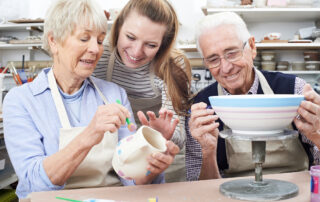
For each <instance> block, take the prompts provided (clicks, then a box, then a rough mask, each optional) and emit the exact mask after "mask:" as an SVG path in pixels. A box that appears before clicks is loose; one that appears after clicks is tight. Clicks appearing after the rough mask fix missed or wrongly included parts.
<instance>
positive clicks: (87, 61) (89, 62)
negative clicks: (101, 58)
mask: <svg viewBox="0 0 320 202" xmlns="http://www.w3.org/2000/svg"><path fill="white" fill-rule="evenodd" d="M80 61H81V62H85V63H88V64H92V63H93V60H80Z"/></svg>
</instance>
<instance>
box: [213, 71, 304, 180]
mask: <svg viewBox="0 0 320 202" xmlns="http://www.w3.org/2000/svg"><path fill="white" fill-rule="evenodd" d="M256 72H257V74H258V77H259V81H260V84H261V88H262V91H263V93H264V94H274V93H273V90H272V89H271V88H270V86H269V84H268V82H267V80H266V79H265V77H264V76H263V74H262V73H261V72H260V71H259V70H256ZM218 95H223V92H222V87H221V86H220V84H218ZM290 126H291V125H290ZM290 126H289V127H290ZM224 127H227V126H224ZM225 144H226V153H227V160H228V164H229V169H227V170H225V171H224V174H225V176H227V177H234V176H245V175H252V174H253V172H254V168H255V165H254V163H253V161H252V153H251V142H250V141H244V140H234V139H230V138H227V139H225ZM308 165H309V160H308V156H307V154H306V152H305V150H304V148H303V146H302V144H301V142H300V141H299V139H298V138H290V139H286V140H271V141H266V159H265V163H263V165H262V166H263V172H264V173H281V172H294V171H300V170H307V169H308Z"/></svg>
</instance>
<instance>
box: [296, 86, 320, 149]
mask: <svg viewBox="0 0 320 202" xmlns="http://www.w3.org/2000/svg"><path fill="white" fill-rule="evenodd" d="M303 95H304V97H305V99H306V100H305V101H302V102H301V104H300V106H299V108H298V114H299V117H296V118H295V119H294V123H295V124H296V126H297V128H298V129H299V131H300V132H301V133H303V134H304V135H305V136H306V137H307V138H308V139H309V140H311V141H312V142H313V143H314V144H315V145H317V147H318V148H320V96H319V95H318V94H317V93H316V92H315V91H314V90H313V89H312V88H311V86H310V84H306V85H305V86H304V88H303Z"/></svg>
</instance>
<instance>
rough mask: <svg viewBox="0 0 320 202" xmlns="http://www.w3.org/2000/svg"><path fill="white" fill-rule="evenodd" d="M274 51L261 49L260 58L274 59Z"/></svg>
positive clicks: (265, 59) (264, 59)
mask: <svg viewBox="0 0 320 202" xmlns="http://www.w3.org/2000/svg"><path fill="white" fill-rule="evenodd" d="M275 55H276V53H275V52H273V51H262V52H261V58H262V60H263V61H274V59H275Z"/></svg>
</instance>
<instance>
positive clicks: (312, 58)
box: [303, 51, 320, 71]
mask: <svg viewBox="0 0 320 202" xmlns="http://www.w3.org/2000/svg"><path fill="white" fill-rule="evenodd" d="M303 55H304V61H305V70H309V71H317V70H320V61H319V52H318V51H305V52H303Z"/></svg>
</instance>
